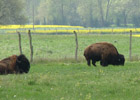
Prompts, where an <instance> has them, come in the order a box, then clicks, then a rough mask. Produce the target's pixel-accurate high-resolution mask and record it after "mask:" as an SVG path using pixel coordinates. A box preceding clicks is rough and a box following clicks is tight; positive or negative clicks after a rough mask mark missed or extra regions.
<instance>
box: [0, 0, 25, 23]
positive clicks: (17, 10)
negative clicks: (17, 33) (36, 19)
mask: <svg viewBox="0 0 140 100" xmlns="http://www.w3.org/2000/svg"><path fill="white" fill-rule="evenodd" d="M0 7H1V9H0V24H1V25H7V24H25V23H26V22H27V19H26V17H25V16H24V12H23V11H24V10H23V8H24V6H23V2H21V0H16V1H15V0H0Z"/></svg>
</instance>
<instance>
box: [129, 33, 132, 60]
mask: <svg viewBox="0 0 140 100" xmlns="http://www.w3.org/2000/svg"><path fill="white" fill-rule="evenodd" d="M131 54H132V30H130V43H129V60H130V61H131V60H132V57H131Z"/></svg>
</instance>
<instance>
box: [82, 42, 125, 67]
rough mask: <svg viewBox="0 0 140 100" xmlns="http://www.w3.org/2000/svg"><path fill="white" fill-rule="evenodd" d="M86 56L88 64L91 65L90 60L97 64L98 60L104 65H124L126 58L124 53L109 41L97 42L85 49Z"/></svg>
mask: <svg viewBox="0 0 140 100" xmlns="http://www.w3.org/2000/svg"><path fill="white" fill-rule="evenodd" d="M84 56H85V58H86V60H87V64H88V65H89V66H90V60H92V64H93V65H94V66H96V64H95V63H96V61H100V64H101V65H102V66H108V65H109V64H112V65H124V62H125V59H124V56H123V55H122V54H119V53H118V51H117V49H116V48H115V46H114V45H112V44H111V43H107V42H100V43H95V44H92V45H90V46H88V47H87V48H86V49H85V51H84Z"/></svg>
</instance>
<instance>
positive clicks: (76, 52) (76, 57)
mask: <svg viewBox="0 0 140 100" xmlns="http://www.w3.org/2000/svg"><path fill="white" fill-rule="evenodd" d="M74 34H75V42H76V49H75V60H76V61H77V60H78V38H77V33H76V32H75V31H74Z"/></svg>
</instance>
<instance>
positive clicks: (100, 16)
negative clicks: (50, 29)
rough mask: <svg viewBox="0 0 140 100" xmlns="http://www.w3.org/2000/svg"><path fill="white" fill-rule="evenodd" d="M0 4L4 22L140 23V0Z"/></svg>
mask: <svg viewBox="0 0 140 100" xmlns="http://www.w3.org/2000/svg"><path fill="white" fill-rule="evenodd" d="M0 7H1V9H0V24H33V22H34V23H35V24H43V25H48V24H49V25H80V26H84V27H139V26H140V13H139V12H140V0H23V1H21V0H0ZM33 12H34V13H33ZM33 19H34V20H33Z"/></svg>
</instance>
